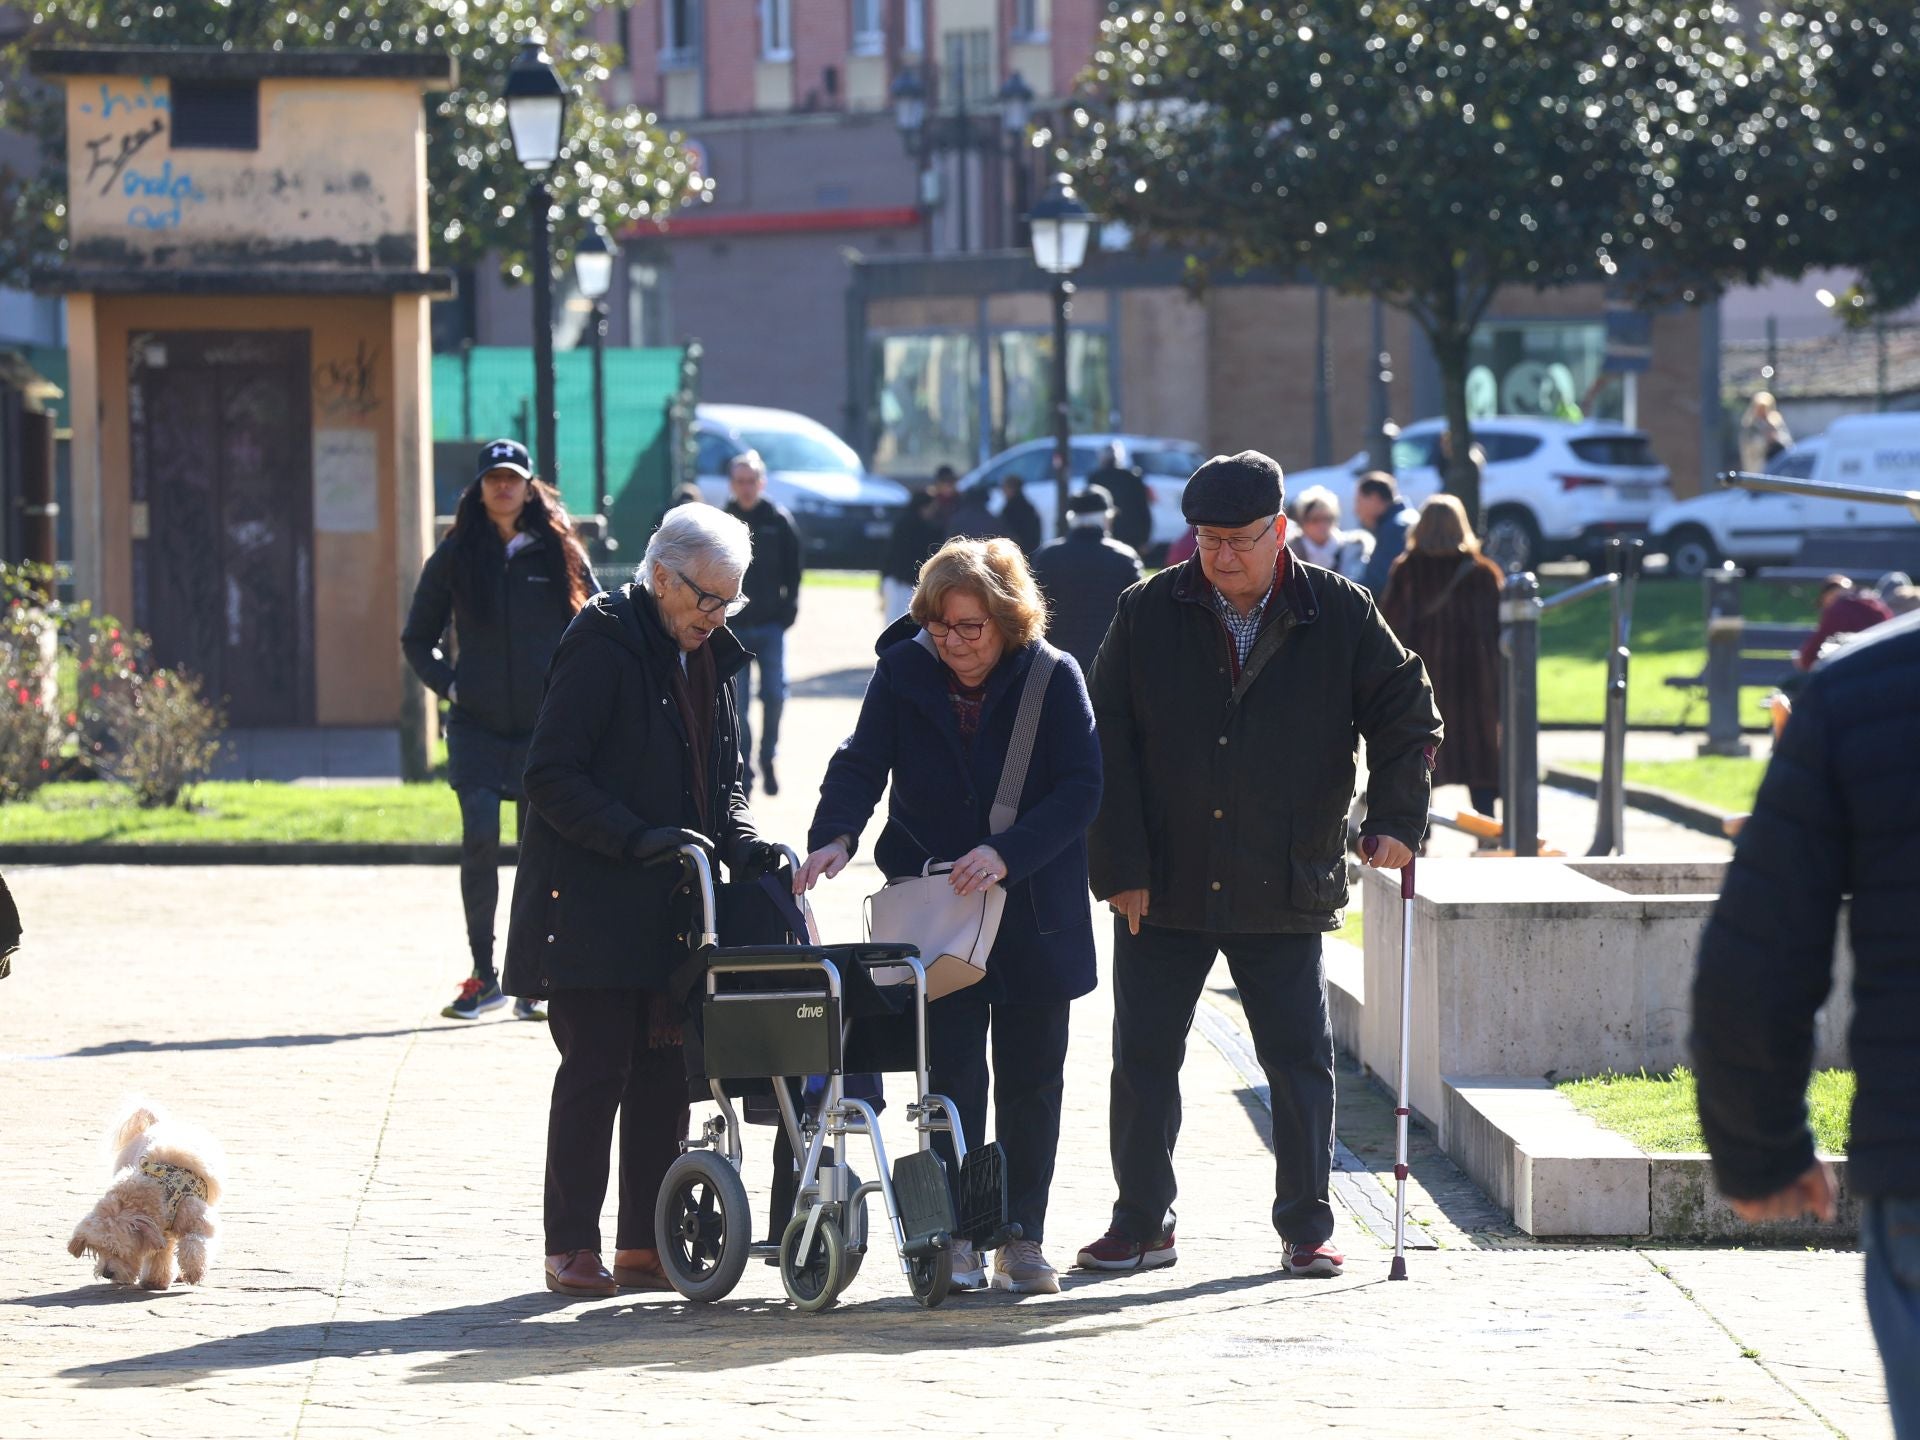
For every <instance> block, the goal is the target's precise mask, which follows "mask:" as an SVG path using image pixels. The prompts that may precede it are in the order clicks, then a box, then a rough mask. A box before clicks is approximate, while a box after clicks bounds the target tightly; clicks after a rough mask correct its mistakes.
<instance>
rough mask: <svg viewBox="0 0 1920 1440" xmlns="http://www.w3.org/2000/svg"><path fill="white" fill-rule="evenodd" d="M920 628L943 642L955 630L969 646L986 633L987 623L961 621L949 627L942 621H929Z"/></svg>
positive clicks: (982, 621)
mask: <svg viewBox="0 0 1920 1440" xmlns="http://www.w3.org/2000/svg"><path fill="white" fill-rule="evenodd" d="M921 628H922V629H924V630H925V631H926V632H927V634H929V635H931V636H932V637H933V638H934V639H936V640H944V639H946V638H947V636H949V635H951V634H953V633H954V632H955V631H956V630H957V631H959V632H960V638H961V639H962V640H964V641H966V642H967V643H968V644H969V645H971V644H973V642H974V641H976V640H978V639H979V638H980V637H981V636H982V635H984V634H986V633H987V622H986V621H985V620H962V621H959V622H958V623H956V624H953V625H949V624H948V623H947V622H946V621H944V620H929V621H927V623H926V624H925V625H924V626H922V627H921Z"/></svg>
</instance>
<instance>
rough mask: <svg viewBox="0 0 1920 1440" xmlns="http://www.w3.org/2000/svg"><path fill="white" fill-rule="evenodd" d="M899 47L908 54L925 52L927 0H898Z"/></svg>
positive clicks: (922, 53)
mask: <svg viewBox="0 0 1920 1440" xmlns="http://www.w3.org/2000/svg"><path fill="white" fill-rule="evenodd" d="M900 14H901V19H902V25H901V31H902V34H901V36H900V49H901V51H902V52H903V53H905V54H908V55H924V54H926V53H927V0H900Z"/></svg>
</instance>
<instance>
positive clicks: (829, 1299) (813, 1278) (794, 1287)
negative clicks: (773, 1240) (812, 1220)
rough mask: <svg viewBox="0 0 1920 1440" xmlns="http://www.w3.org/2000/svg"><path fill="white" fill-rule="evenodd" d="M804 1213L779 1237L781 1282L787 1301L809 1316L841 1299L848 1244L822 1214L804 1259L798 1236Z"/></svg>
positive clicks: (803, 1227) (802, 1230) (804, 1223)
mask: <svg viewBox="0 0 1920 1440" xmlns="http://www.w3.org/2000/svg"><path fill="white" fill-rule="evenodd" d="M806 1229H807V1216H806V1214H805V1212H802V1213H801V1214H798V1215H795V1216H794V1217H793V1219H792V1220H790V1221H788V1222H787V1231H786V1234H784V1235H782V1236H781V1237H780V1283H781V1284H782V1285H784V1286H786V1288H787V1298H788V1299H789V1300H791V1301H793V1303H794V1304H795V1305H797V1306H799V1307H800V1308H801V1309H802V1310H805V1311H808V1312H809V1313H813V1312H817V1311H820V1310H825V1309H827V1308H829V1307H830V1306H831V1305H832V1304H833V1302H834V1301H836V1300H838V1299H839V1298H840V1291H841V1290H842V1289H843V1288H845V1286H846V1283H847V1241H846V1237H845V1236H843V1235H842V1234H841V1233H840V1227H839V1225H837V1224H835V1223H834V1220H833V1217H832V1216H831V1215H822V1216H821V1217H820V1223H819V1224H818V1225H816V1226H815V1227H814V1231H813V1249H812V1250H811V1251H810V1252H809V1253H808V1254H807V1255H805V1256H802V1255H801V1254H800V1253H799V1251H800V1237H801V1236H802V1235H804V1234H805V1233H806Z"/></svg>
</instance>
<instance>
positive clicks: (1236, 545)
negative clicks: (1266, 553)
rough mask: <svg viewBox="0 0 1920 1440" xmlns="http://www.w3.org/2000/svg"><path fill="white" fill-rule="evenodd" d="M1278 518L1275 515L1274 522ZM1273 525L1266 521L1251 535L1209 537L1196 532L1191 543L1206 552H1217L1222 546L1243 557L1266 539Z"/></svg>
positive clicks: (1271, 521) (1200, 531)
mask: <svg viewBox="0 0 1920 1440" xmlns="http://www.w3.org/2000/svg"><path fill="white" fill-rule="evenodd" d="M1279 518H1280V517H1279V516H1277V515H1276V516H1275V517H1274V520H1277V519H1279ZM1273 523H1274V522H1273V520H1269V521H1267V523H1266V524H1264V525H1262V526H1261V527H1260V528H1259V529H1258V530H1257V531H1255V532H1254V533H1253V534H1251V535H1209V534H1208V533H1207V532H1206V531H1204V530H1196V531H1195V532H1194V535H1193V543H1194V544H1196V545H1198V546H1199V547H1200V548H1201V549H1202V550H1207V551H1213V550H1218V549H1219V548H1220V547H1221V546H1222V545H1224V546H1226V547H1227V548H1228V549H1229V550H1231V551H1233V553H1234V554H1236V555H1245V554H1246V553H1247V552H1248V551H1249V550H1251V549H1253V547H1254V546H1256V545H1258V544H1259V543H1260V542H1261V541H1262V540H1264V539H1265V538H1266V535H1267V532H1268V531H1269V530H1271V529H1273Z"/></svg>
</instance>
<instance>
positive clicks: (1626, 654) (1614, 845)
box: [1587, 538, 1646, 855]
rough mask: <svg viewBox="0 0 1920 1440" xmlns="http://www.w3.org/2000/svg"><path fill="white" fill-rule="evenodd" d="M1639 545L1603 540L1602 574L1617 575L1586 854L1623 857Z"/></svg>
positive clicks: (1625, 838)
mask: <svg viewBox="0 0 1920 1440" xmlns="http://www.w3.org/2000/svg"><path fill="white" fill-rule="evenodd" d="M1645 548H1646V547H1645V544H1644V543H1643V542H1642V541H1640V540H1633V541H1622V540H1620V539H1618V538H1615V539H1612V540H1609V541H1608V542H1607V572H1608V573H1609V574H1611V575H1617V576H1618V577H1619V583H1617V584H1616V585H1615V586H1614V587H1613V590H1612V593H1611V597H1610V599H1611V605H1612V616H1613V628H1612V638H1613V644H1612V647H1611V648H1610V649H1609V650H1608V651H1607V698H1606V716H1605V725H1604V729H1603V736H1602V742H1601V749H1600V792H1599V797H1598V798H1599V802H1600V803H1599V811H1600V814H1599V819H1598V821H1597V822H1596V823H1595V826H1594V831H1593V844H1592V846H1591V847H1589V849H1588V850H1587V854H1589V855H1623V854H1625V853H1626V845H1627V674H1628V669H1629V667H1630V665H1631V664H1632V661H1633V649H1632V642H1633V597H1634V591H1635V589H1636V588H1637V586H1638V585H1639V581H1640V561H1641V557H1642V552H1643V551H1644V550H1645Z"/></svg>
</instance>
